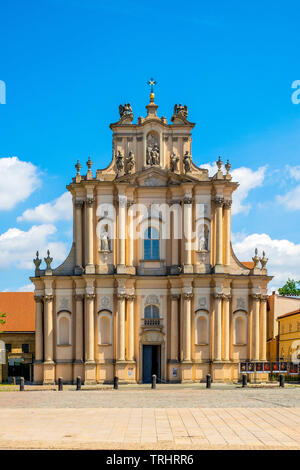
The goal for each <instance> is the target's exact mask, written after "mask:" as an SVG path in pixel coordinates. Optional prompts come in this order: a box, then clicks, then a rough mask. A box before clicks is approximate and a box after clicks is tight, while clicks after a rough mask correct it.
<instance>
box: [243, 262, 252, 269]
mask: <svg viewBox="0 0 300 470" xmlns="http://www.w3.org/2000/svg"><path fill="white" fill-rule="evenodd" d="M242 264H243V265H244V266H246V268H248V269H253V268H254V263H253V261H242Z"/></svg>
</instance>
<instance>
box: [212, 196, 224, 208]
mask: <svg viewBox="0 0 300 470" xmlns="http://www.w3.org/2000/svg"><path fill="white" fill-rule="evenodd" d="M214 203H215V205H216V206H217V207H222V206H223V205H224V198H223V197H221V196H216V197H215V199H214Z"/></svg>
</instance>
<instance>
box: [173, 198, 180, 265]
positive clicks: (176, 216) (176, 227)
mask: <svg viewBox="0 0 300 470" xmlns="http://www.w3.org/2000/svg"><path fill="white" fill-rule="evenodd" d="M180 203H181V201H177V200H173V201H172V206H173V207H174V210H173V211H172V235H171V236H172V239H171V264H172V268H173V269H175V272H176V273H177V272H178V264H179V240H181V236H180V233H181V232H182V227H180V219H181V206H180ZM176 237H177V238H176Z"/></svg>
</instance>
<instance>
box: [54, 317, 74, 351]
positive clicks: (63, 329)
mask: <svg viewBox="0 0 300 470" xmlns="http://www.w3.org/2000/svg"><path fill="white" fill-rule="evenodd" d="M71 332H72V329H71V314H70V313H69V312H59V313H58V315H57V344H58V345H59V346H69V345H71V344H72V338H71V334H72V333H71Z"/></svg>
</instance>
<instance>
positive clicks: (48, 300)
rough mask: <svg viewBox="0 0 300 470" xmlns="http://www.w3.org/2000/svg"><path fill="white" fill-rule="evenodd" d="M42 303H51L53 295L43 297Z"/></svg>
mask: <svg viewBox="0 0 300 470" xmlns="http://www.w3.org/2000/svg"><path fill="white" fill-rule="evenodd" d="M44 301H45V302H47V303H48V302H52V301H53V295H52V294H48V295H45V297H44Z"/></svg>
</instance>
